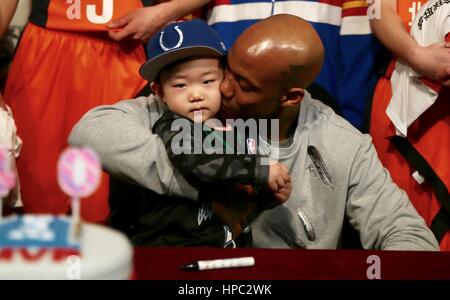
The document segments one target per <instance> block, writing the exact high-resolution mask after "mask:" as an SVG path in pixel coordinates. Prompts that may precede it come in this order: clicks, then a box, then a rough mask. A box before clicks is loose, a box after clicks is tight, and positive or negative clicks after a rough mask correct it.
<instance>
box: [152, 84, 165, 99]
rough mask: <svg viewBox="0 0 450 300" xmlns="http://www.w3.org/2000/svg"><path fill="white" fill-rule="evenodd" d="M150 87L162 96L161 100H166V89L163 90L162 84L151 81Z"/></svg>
mask: <svg viewBox="0 0 450 300" xmlns="http://www.w3.org/2000/svg"><path fill="white" fill-rule="evenodd" d="M150 88H151V89H152V91H153V93H155V94H156V95H158V96H159V98H161V100H163V101H164V90H163V88H162V86H161V84H159V83H157V82H152V83H150Z"/></svg>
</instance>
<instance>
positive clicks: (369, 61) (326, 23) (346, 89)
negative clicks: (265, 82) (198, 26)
mask: <svg viewBox="0 0 450 300" xmlns="http://www.w3.org/2000/svg"><path fill="white" fill-rule="evenodd" d="M207 8H208V9H207V13H206V15H205V18H206V20H207V21H208V24H210V25H211V26H212V27H213V28H214V29H215V30H216V31H217V32H218V33H219V34H220V35H221V36H222V38H223V39H224V41H225V44H226V46H227V47H228V48H230V47H231V46H232V45H233V43H234V41H235V40H236V38H237V37H238V36H239V35H240V34H241V33H242V32H243V31H244V30H245V29H246V28H248V27H249V26H250V25H252V24H254V23H256V22H258V21H259V20H262V19H265V18H267V17H269V16H273V15H277V14H291V15H295V16H298V17H301V18H303V19H305V20H307V21H308V22H309V23H310V24H311V25H312V26H313V27H314V29H315V30H316V31H317V32H318V34H319V36H320V38H321V40H322V43H323V44H324V47H325V49H326V51H325V56H324V63H323V67H322V69H321V71H320V73H319V75H318V76H317V78H316V79H315V80H314V82H313V84H312V85H310V86H309V87H308V88H307V89H308V91H310V92H311V94H312V95H313V96H314V97H315V98H316V99H318V100H321V101H322V102H324V103H325V104H327V105H328V106H330V107H332V108H333V109H334V110H335V112H337V113H338V114H340V115H341V116H343V117H344V118H345V119H346V120H347V121H349V122H350V123H351V124H352V125H353V126H355V127H356V128H358V129H359V130H361V131H362V132H367V124H366V114H367V110H368V106H369V100H370V96H371V95H372V93H373V89H374V87H375V84H376V81H377V79H378V77H379V75H378V72H377V69H378V65H379V64H380V60H381V58H382V57H383V55H384V54H385V51H384V49H383V48H382V47H381V45H380V43H379V42H378V41H377V39H376V38H375V37H374V36H373V34H372V32H371V30H370V24H369V20H368V18H367V11H368V4H367V2H366V1H353V0H343V1H319V0H311V1H286V0H239V1H237V0H228V1H223V0H212V1H210V3H209V5H208V7H207ZM369 10H370V8H369Z"/></svg>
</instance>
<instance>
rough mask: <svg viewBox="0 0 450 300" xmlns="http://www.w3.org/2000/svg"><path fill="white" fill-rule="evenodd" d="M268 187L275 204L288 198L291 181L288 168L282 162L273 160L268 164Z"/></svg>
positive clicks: (281, 202)
mask: <svg viewBox="0 0 450 300" xmlns="http://www.w3.org/2000/svg"><path fill="white" fill-rule="evenodd" d="M268 187H269V189H270V190H271V191H272V193H273V196H274V200H275V202H276V203H277V204H283V203H284V202H286V201H287V200H288V199H289V196H290V195H291V191H292V183H291V176H289V170H288V168H287V167H286V166H285V165H284V164H282V163H279V162H274V163H272V164H271V165H270V166H269V180H268Z"/></svg>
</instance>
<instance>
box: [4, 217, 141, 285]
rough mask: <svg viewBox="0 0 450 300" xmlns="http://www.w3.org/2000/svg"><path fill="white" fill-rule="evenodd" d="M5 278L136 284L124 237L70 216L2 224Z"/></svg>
mask: <svg viewBox="0 0 450 300" xmlns="http://www.w3.org/2000/svg"><path fill="white" fill-rule="evenodd" d="M0 222H1V223H0V279H130V277H131V274H132V258H133V249H132V247H131V244H130V242H129V241H128V239H127V238H126V237H125V235H123V234H122V233H120V232H118V231H115V230H112V229H110V228H107V227H105V226H101V225H95V224H87V223H81V225H80V226H79V228H77V227H76V226H75V227H74V226H73V221H72V219H71V218H70V217H66V216H51V215H24V216H12V217H7V218H3V219H1V221H0Z"/></svg>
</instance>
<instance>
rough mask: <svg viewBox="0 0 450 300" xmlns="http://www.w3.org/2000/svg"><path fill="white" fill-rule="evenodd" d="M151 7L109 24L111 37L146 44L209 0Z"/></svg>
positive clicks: (159, 3)
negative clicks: (127, 38)
mask: <svg viewBox="0 0 450 300" xmlns="http://www.w3.org/2000/svg"><path fill="white" fill-rule="evenodd" d="M156 2H157V3H156V4H155V5H153V6H150V7H143V8H140V9H137V10H134V11H132V12H129V13H128V14H126V15H124V16H122V17H120V18H119V19H116V20H114V21H112V22H111V23H109V24H108V28H109V29H110V31H109V36H110V37H111V38H112V39H113V40H115V41H120V40H122V39H124V38H126V37H131V38H132V39H135V40H141V41H142V42H146V41H147V40H148V39H149V38H150V37H151V36H152V35H153V34H155V33H156V32H157V31H158V30H160V29H161V28H162V27H164V26H165V25H167V24H168V23H169V22H172V21H175V20H177V19H180V18H182V17H184V16H186V15H187V14H189V13H191V12H193V11H195V10H197V9H199V8H200V7H202V6H203V5H205V4H206V3H208V2H209V0H168V1H156Z"/></svg>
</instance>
